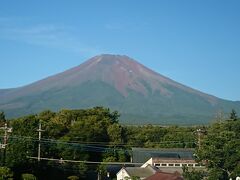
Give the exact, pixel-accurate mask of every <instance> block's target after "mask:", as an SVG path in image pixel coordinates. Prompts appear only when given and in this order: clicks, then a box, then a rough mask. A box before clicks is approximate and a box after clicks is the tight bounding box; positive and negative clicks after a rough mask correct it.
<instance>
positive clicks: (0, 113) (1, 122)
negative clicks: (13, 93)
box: [0, 111, 6, 126]
mask: <svg viewBox="0 0 240 180" xmlns="http://www.w3.org/2000/svg"><path fill="white" fill-rule="evenodd" d="M5 123H6V118H5V113H4V112H3V111H0V126H3V125H4V124H5Z"/></svg>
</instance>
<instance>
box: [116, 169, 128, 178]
mask: <svg viewBox="0 0 240 180" xmlns="http://www.w3.org/2000/svg"><path fill="white" fill-rule="evenodd" d="M126 177H129V178H130V176H129V174H128V173H127V171H126V170H125V169H124V168H122V169H121V170H120V171H119V172H118V173H117V180H125V179H126Z"/></svg>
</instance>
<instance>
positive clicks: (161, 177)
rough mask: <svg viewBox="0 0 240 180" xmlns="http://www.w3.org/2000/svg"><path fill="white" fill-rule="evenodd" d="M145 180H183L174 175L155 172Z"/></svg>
mask: <svg viewBox="0 0 240 180" xmlns="http://www.w3.org/2000/svg"><path fill="white" fill-rule="evenodd" d="M145 180H183V178H182V177H181V176H179V175H178V174H176V173H173V174H172V173H166V172H156V173H155V174H154V175H152V176H149V177H147V178H146V179H145Z"/></svg>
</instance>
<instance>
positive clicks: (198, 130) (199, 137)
mask: <svg viewBox="0 0 240 180" xmlns="http://www.w3.org/2000/svg"><path fill="white" fill-rule="evenodd" d="M202 133H203V130H202V129H197V135H198V149H201V135H202Z"/></svg>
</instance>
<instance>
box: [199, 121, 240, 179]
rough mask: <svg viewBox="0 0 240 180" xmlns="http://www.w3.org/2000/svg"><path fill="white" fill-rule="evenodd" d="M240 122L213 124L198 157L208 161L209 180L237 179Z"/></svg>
mask: <svg viewBox="0 0 240 180" xmlns="http://www.w3.org/2000/svg"><path fill="white" fill-rule="evenodd" d="M239 132H240V120H239V119H238V120H235V121H233V120H230V121H229V120H227V121H222V122H217V123H215V124H213V125H212V126H211V127H210V128H209V129H208V132H207V135H206V136H205V137H204V138H203V141H202V146H201V149H199V150H198V151H197V157H198V159H199V160H200V161H201V160H203V161H206V165H207V168H208V169H209V179H220V180H221V179H222V180H224V179H229V178H230V177H232V178H235V177H236V175H237V174H239V173H240V171H239V162H240V153H239V149H240V135H239Z"/></svg>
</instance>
